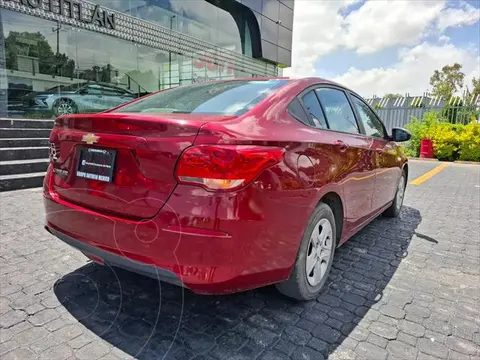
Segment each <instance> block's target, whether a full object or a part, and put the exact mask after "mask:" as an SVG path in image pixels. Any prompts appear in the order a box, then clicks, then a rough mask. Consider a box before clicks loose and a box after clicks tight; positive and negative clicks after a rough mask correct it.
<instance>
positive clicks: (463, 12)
mask: <svg viewBox="0 0 480 360" xmlns="http://www.w3.org/2000/svg"><path fill="white" fill-rule="evenodd" d="M479 19H480V10H479V9H477V8H475V7H474V6H472V5H470V4H468V3H466V2H464V1H462V2H461V3H460V7H458V8H446V9H444V10H443V11H442V13H441V15H440V17H439V18H438V22H437V26H438V29H439V30H441V31H443V30H445V29H447V28H449V27H459V26H464V25H473V24H475V23H476V22H477V21H478V20H479Z"/></svg>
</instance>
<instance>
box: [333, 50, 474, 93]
mask: <svg viewBox="0 0 480 360" xmlns="http://www.w3.org/2000/svg"><path fill="white" fill-rule="evenodd" d="M455 62H458V63H460V64H462V65H463V68H462V71H463V72H464V73H465V75H466V79H465V80H466V81H465V84H470V83H471V79H472V77H473V76H475V77H477V78H478V77H479V75H480V68H479V67H480V57H479V56H478V49H472V48H470V49H461V48H457V47H455V46H454V45H453V44H450V43H447V44H443V45H433V44H429V43H422V44H419V45H417V46H415V47H413V48H411V49H402V50H401V51H399V60H398V62H397V63H396V64H394V65H393V66H391V67H388V68H372V69H369V70H358V69H356V68H354V67H353V68H351V69H349V70H348V71H347V72H346V73H345V74H343V75H341V76H338V77H337V78H335V79H333V80H334V81H336V82H339V83H341V84H343V85H345V86H347V87H349V88H351V89H352V90H355V91H357V92H358V93H360V94H361V95H363V96H365V97H369V96H372V95H377V96H381V95H383V94H386V93H410V94H411V95H420V94H422V93H423V92H425V91H426V90H427V89H428V88H429V87H430V85H429V84H430V76H431V74H432V73H433V72H434V70H436V69H441V68H442V67H443V66H444V65H445V64H452V63H455Z"/></svg>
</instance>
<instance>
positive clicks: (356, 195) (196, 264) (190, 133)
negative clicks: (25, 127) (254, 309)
mask: <svg viewBox="0 0 480 360" xmlns="http://www.w3.org/2000/svg"><path fill="white" fill-rule="evenodd" d="M409 137H410V134H409V133H408V132H406V131H405V130H403V129H399V128H394V129H393V131H392V134H391V135H389V134H387V131H386V129H385V127H384V125H383V124H382V122H381V121H380V119H379V118H378V116H377V115H376V114H375V112H374V111H373V110H372V109H371V108H370V106H369V105H368V104H367V103H366V102H365V101H364V100H363V99H362V98H361V97H360V96H359V95H357V94H355V93H354V92H353V91H351V90H348V89H347V88H345V87H343V86H341V85H338V84H335V83H332V82H329V81H326V80H322V79H317V78H308V79H300V80H289V79H281V78H277V79H241V80H226V81H218V82H210V83H201V84H193V85H188V86H181V87H177V88H174V89H170V90H167V91H162V92H159V93H155V94H152V95H149V96H146V97H143V98H141V99H137V100H134V101H132V102H130V103H128V104H125V105H122V106H120V107H117V108H114V109H112V110H109V111H106V112H103V113H100V114H95V115H91V114H90V115H70V116H62V117H59V118H58V119H57V120H56V121H55V127H54V129H53V131H52V133H51V135H50V142H51V154H50V158H51V163H50V166H49V168H48V173H47V176H46V177H45V183H44V200H45V209H46V214H47V215H46V229H47V230H48V231H49V232H50V233H52V234H53V235H55V236H57V237H58V238H59V239H60V240H62V241H64V242H66V243H67V244H69V245H71V246H73V247H75V248H77V249H79V250H80V251H82V252H83V253H84V254H85V255H86V256H88V257H89V258H91V259H92V260H94V261H96V262H98V263H101V264H109V265H112V266H117V267H122V268H125V269H128V270H131V271H134V272H138V273H141V274H144V275H148V276H151V277H154V278H158V279H159V280H162V281H166V282H170V283H174V284H178V285H181V286H184V287H187V288H189V289H191V290H192V291H194V292H196V293H202V294H224V293H230V292H237V291H242V290H247V289H252V288H255V287H260V286H264V285H268V284H277V287H278V289H279V290H280V291H281V292H282V293H284V294H285V295H288V296H290V297H293V298H296V299H312V298H314V297H316V296H317V295H318V293H319V292H320V289H321V288H322V286H323V285H324V284H325V282H326V280H327V276H328V274H329V271H330V268H331V265H332V261H333V257H334V253H335V249H336V248H337V247H338V246H339V245H341V244H342V243H343V242H345V241H346V240H347V239H349V238H350V237H351V236H352V235H354V234H355V233H356V232H358V231H359V230H360V229H361V228H363V227H364V226H365V225H367V224H368V223H369V222H371V221H372V220H373V219H375V218H376V217H377V216H378V215H380V214H385V215H387V216H397V215H398V214H399V212H400V210H401V207H402V202H403V196H404V191H405V186H406V184H407V177H408V164H407V158H406V157H405V155H404V153H403V151H402V149H401V147H399V146H398V144H397V142H400V141H405V140H408V139H409Z"/></svg>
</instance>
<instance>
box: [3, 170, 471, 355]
mask: <svg viewBox="0 0 480 360" xmlns="http://www.w3.org/2000/svg"><path fill="white" fill-rule="evenodd" d="M438 165H439V164H438V163H436V162H418V161H412V162H411V170H410V180H413V179H414V178H416V177H418V176H420V175H422V174H424V173H425V172H427V171H429V170H431V169H433V168H435V167H436V166H438ZM0 211H1V214H0V219H1V228H0V232H1V240H0V358H1V359H5V360H7V359H22V360H27V359H52V360H54V359H85V360H95V359H100V358H101V359H104V360H107V359H109V360H110V359H112V360H113V359H130V358H140V359H181V360H186V359H195V360H200V359H221V360H223V359H232V360H233V359H234V360H240V359H249V360H250V359H262V360H282V359H302V360H308V359H311V360H313V359H315V360H321V359H324V358H329V359H365V360H375V359H389V360H394V359H398V360H400V359H402V360H409V359H418V360H430V359H452V360H453V359H456V360H463V359H466V360H467V359H468V360H473V359H479V358H480V288H479V284H480V166H475V165H459V164H449V165H448V166H447V167H446V168H445V169H443V170H442V171H441V172H439V173H438V174H436V175H435V176H433V177H432V178H430V179H428V180H426V181H425V182H423V183H422V184H420V185H416V186H415V185H409V186H408V188H407V194H406V198H405V207H404V210H403V212H402V214H401V216H400V217H399V218H397V219H386V218H379V219H377V220H376V221H374V222H373V223H372V224H371V225H369V226H368V227H367V228H365V229H364V230H363V231H361V233H359V234H358V235H356V236H355V237H354V238H353V239H351V240H350V241H349V242H347V243H346V244H345V245H344V246H342V247H341V248H340V249H339V250H338V251H337V254H336V258H335V261H334V268H333V271H332V274H331V276H330V279H329V286H328V288H327V289H326V290H325V291H324V292H323V293H322V294H321V295H320V296H319V297H318V299H316V301H310V302H295V301H292V300H289V299H287V298H285V297H283V296H281V295H280V294H279V293H278V292H277V291H276V290H275V288H274V287H267V288H263V289H259V290H255V291H249V292H245V293H241V294H235V295H230V296H221V297H220V296H214V297H206V296H198V295H194V294H192V293H191V292H189V291H188V290H182V289H181V288H178V287H175V286H171V285H167V284H158V283H157V282H156V281H155V280H152V279H149V278H144V277H142V276H139V275H135V274H130V273H127V272H125V271H122V270H115V271H114V270H113V269H110V268H108V267H102V266H99V265H94V264H92V263H89V262H87V260H86V258H85V257H83V255H81V254H80V253H78V252H77V251H76V250H73V249H71V248H69V247H68V246H67V245H65V244H63V243H61V242H60V241H58V240H57V239H55V238H53V237H52V236H50V235H49V234H47V233H46V232H45V231H44V230H43V205H42V197H41V192H40V190H39V189H35V190H24V191H16V192H8V193H1V194H0Z"/></svg>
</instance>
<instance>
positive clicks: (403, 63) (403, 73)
mask: <svg viewBox="0 0 480 360" xmlns="http://www.w3.org/2000/svg"><path fill="white" fill-rule="evenodd" d="M358 2H359V1H358V0H352V1H320V0H315V1H313V0H296V1H295V13H294V16H295V18H294V30H293V54H292V55H293V57H292V67H291V68H289V69H285V71H284V74H285V76H293V77H303V76H315V75H316V74H317V70H316V69H315V64H316V62H317V61H319V60H320V59H321V58H322V57H324V56H326V55H328V54H331V53H333V52H335V51H337V50H340V49H352V50H354V51H356V52H357V53H359V54H374V53H376V52H378V51H380V50H383V49H386V48H389V47H398V46H407V47H408V48H404V49H402V50H401V52H400V53H399V60H398V62H397V63H396V64H395V65H393V66H391V67H388V68H372V69H369V70H366V71H360V70H357V69H355V68H354V65H355V64H352V66H353V67H352V68H351V69H350V70H348V71H347V72H346V73H345V74H344V75H342V76H339V77H337V79H336V80H338V81H340V82H342V83H345V84H346V85H347V86H348V85H349V84H353V85H352V86H354V87H355V88H356V89H357V90H358V91H359V92H360V93H362V94H370V95H372V94H375V93H377V94H381V93H384V92H385V93H386V92H402V91H406V92H411V93H412V94H413V93H419V92H420V93H421V92H423V91H425V90H426V88H427V86H428V84H429V80H430V75H431V73H432V72H433V71H434V70H435V69H439V68H441V67H443V66H444V65H446V64H450V63H453V62H455V61H458V62H460V63H462V64H463V65H464V69H463V70H464V71H465V72H466V73H467V74H470V73H474V74H478V67H479V59H478V57H476V54H478V49H459V48H456V47H455V46H454V45H453V44H451V42H450V39H449V38H448V37H447V36H446V35H444V34H443V32H444V31H445V29H447V28H450V27H458V26H464V25H472V24H475V23H476V22H477V21H478V20H479V17H480V11H479V10H478V9H477V8H475V7H473V6H472V5H470V4H468V3H466V2H457V3H455V4H454V5H455V7H452V3H450V2H447V1H446V0H438V1H437V0H403V1H394V2H392V1H382V0H369V1H366V2H365V3H364V4H362V5H361V6H360V7H359V8H357V9H355V10H353V11H351V12H348V11H345V9H347V7H348V6H350V5H351V4H353V3H358ZM427 36H428V37H430V38H431V37H437V39H438V42H439V44H441V45H438V46H435V45H432V44H428V43H425V42H424V41H425V38H426V37H427ZM422 42H424V43H422ZM477 46H478V45H477ZM327 71H328V69H327ZM422 87H423V88H422ZM388 89H389V90H388Z"/></svg>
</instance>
